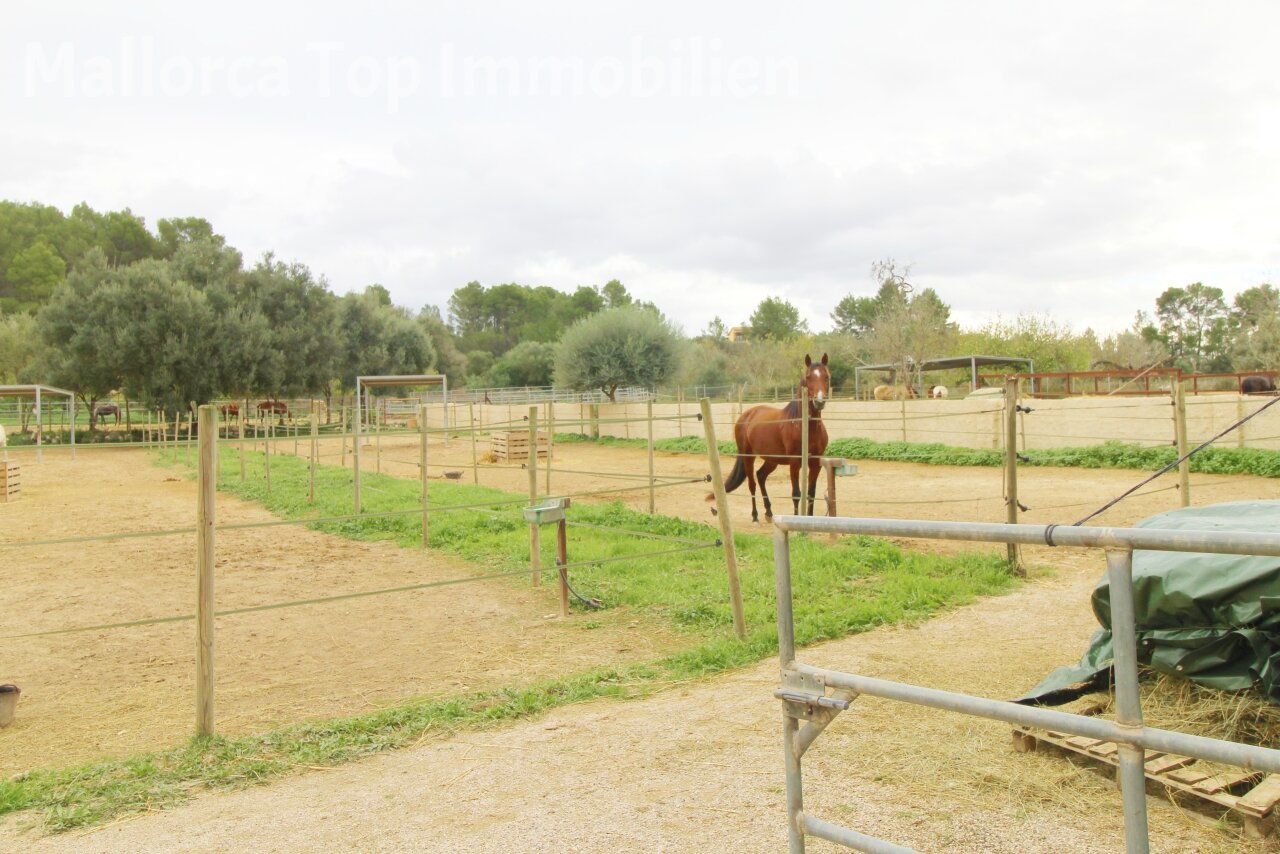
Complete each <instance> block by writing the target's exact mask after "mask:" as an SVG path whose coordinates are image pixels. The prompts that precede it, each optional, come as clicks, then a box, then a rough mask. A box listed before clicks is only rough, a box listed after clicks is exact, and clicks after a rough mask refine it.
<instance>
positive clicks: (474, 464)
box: [467, 401, 480, 484]
mask: <svg viewBox="0 0 1280 854" xmlns="http://www.w3.org/2000/svg"><path fill="white" fill-rule="evenodd" d="M467 421H468V422H470V424H471V482H472V483H475V484H478V483H480V462H479V459H478V457H477V456H476V405H475V402H474V401H472V402H471V403H468V404H467Z"/></svg>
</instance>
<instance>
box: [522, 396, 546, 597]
mask: <svg viewBox="0 0 1280 854" xmlns="http://www.w3.org/2000/svg"><path fill="white" fill-rule="evenodd" d="M526 460H527V465H525V468H526V469H528V470H529V506H530V507H532V506H533V505H535V504H537V503H538V407H536V406H530V407H529V456H528V457H527V458H526ZM541 549H542V534H541V532H540V531H539V530H538V523H537V522H530V523H529V564H530V566H532V567H533V586H534V587H537V586H538V585H539V584H541V583H542V552H541Z"/></svg>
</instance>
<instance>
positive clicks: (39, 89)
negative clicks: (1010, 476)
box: [0, 0, 1280, 333]
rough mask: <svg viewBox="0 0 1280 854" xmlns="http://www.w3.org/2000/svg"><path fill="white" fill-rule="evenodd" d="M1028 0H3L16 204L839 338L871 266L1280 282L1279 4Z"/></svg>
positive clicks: (341, 278)
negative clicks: (606, 295)
mask: <svg viewBox="0 0 1280 854" xmlns="http://www.w3.org/2000/svg"><path fill="white" fill-rule="evenodd" d="M184 7H185V8H184ZM121 9H126V10H127V11H121ZM186 9H190V11H187V10H186ZM1035 9H1036V10H1039V11H1035V10H1032V9H1031V7H1030V6H1029V4H1023V3H990V4H984V3H972V2H970V3H963V4H958V3H942V2H939V3H884V2H877V3H850V2H840V3H836V2H831V3H804V4H785V5H783V4H778V3H777V2H770V3H754V2H752V3H748V2H742V0H735V2H720V3H712V2H699V3H690V2H688V0H683V2H678V3H665V2H654V0H645V2H638V3H600V2H590V3H588V2H582V3H557V2H548V0H540V1H539V2H536V3H527V2H522V3H494V2H490V3H447V2H435V3H363V4H356V3H350V2H343V3H316V2H307V3H301V2H298V3H278V2H264V0H257V2H254V3H244V2H223V3H218V4H195V5H193V4H179V3H172V2H163V3H160V2H156V3H147V2H134V3H129V4H123V3H112V4H107V3H101V2H82V3H72V2H57V0H41V2H13V0H10V1H9V2H7V3H6V4H5V12H4V14H3V27H0V52H2V55H3V65H2V66H0V75H2V76H0V109H2V111H3V116H4V120H3V123H2V124H0V197H3V198H8V199H14V200H19V201H39V202H44V203H49V204H54V205H57V206H59V207H61V208H63V209H64V210H69V209H70V207H71V206H72V205H74V204H75V203H77V202H80V201H86V202H88V203H89V204H90V205H91V206H93V207H94V208H97V209H99V210H103V209H119V208H123V207H129V208H131V209H132V210H133V211H134V213H136V214H138V215H140V216H143V217H144V218H145V219H146V220H147V222H148V223H149V224H150V225H152V226H154V224H155V221H156V220H157V219H158V218H161V217H171V216H201V217H205V218H207V219H208V220H210V221H211V222H212V223H213V224H214V227H215V228H216V229H217V230H218V231H219V232H221V233H223V234H225V235H226V236H227V238H228V240H229V241H230V242H231V243H232V244H233V245H235V246H236V247H238V248H239V249H241V250H242V251H243V252H244V253H245V256H246V259H247V260H249V261H252V260H253V259H255V258H256V257H257V256H258V255H260V254H261V253H262V252H265V251H268V250H271V251H274V252H275V253H276V254H277V256H279V257H281V258H284V259H288V260H298V261H301V262H303V263H305V264H307V265H308V266H310V267H311V268H312V269H313V270H314V271H315V272H316V273H318V274H320V275H323V276H324V277H326V278H327V279H328V281H329V282H330V284H331V286H332V287H333V289H334V290H335V291H337V292H344V291H348V290H353V289H360V288H363V287H364V286H365V285H367V284H369V283H371V282H380V283H382V284H384V285H386V286H387V287H388V288H389V289H390V291H391V293H392V296H393V298H394V299H395V301H396V302H397V303H400V304H403V305H408V306H411V307H413V308H415V309H416V308H418V307H420V306H422V305H423V304H426V303H432V304H436V305H440V306H441V307H442V308H443V307H444V304H445V302H446V301H447V299H448V297H449V294H450V293H451V292H452V291H453V289H454V288H456V287H459V286H461V285H464V284H466V283H467V282H468V281H471V280H478V281H480V282H482V283H484V284H486V285H487V284H496V283H500V282H510V281H515V282H520V283H523V284H549V285H554V286H556V287H560V288H564V289H571V288H573V287H575V286H577V285H580V284H602V283H603V282H605V281H607V280H608V279H611V278H619V279H621V280H622V281H623V282H624V283H625V284H626V285H627V287H628V288H629V289H630V290H631V292H632V293H634V294H636V295H637V296H638V297H640V298H642V299H648V300H652V301H654V302H655V303H657V304H658V306H659V307H660V308H661V309H662V310H663V311H664V312H666V313H667V314H668V316H670V317H672V318H673V319H675V320H676V321H678V322H679V323H681V324H682V325H683V326H684V328H685V330H686V331H687V332H690V333H696V332H697V331H699V330H700V329H702V328H703V327H704V326H705V325H706V324H707V322H708V321H709V320H711V318H712V317H713V316H717V315H718V316H720V317H721V318H723V319H724V320H725V321H726V322H727V323H729V324H734V323H739V322H742V321H744V320H745V319H746V318H747V317H748V316H749V315H750V313H751V311H752V310H753V309H754V307H755V305H756V304H757V303H758V302H759V301H760V300H761V299H763V298H765V297H766V296H770V295H779V296H782V297H784V298H786V299H788V300H790V301H791V302H792V303H794V304H795V305H796V306H797V307H799V308H800V310H801V312H802V313H803V315H804V316H805V317H806V318H807V319H808V321H809V323H810V325H811V326H812V327H813V328H815V329H825V328H828V327H829V326H830V320H829V314H830V312H831V309H832V308H833V307H834V305H835V303H836V302H837V301H838V300H839V299H840V298H841V297H842V296H844V295H845V294H847V293H857V294H869V293H871V292H872V290H873V288H874V284H873V283H872V282H871V279H870V277H869V269H870V266H871V264H872V263H873V262H874V261H876V260H877V259H880V258H886V257H892V258H895V259H897V260H898V262H899V263H900V264H910V265H911V267H912V274H911V277H910V279H911V281H912V283H913V284H914V285H915V286H916V287H920V288H923V287H933V288H935V289H936V290H937V291H938V293H939V294H940V295H941V296H942V298H943V299H944V300H945V301H946V302H948V303H949V304H951V306H952V307H953V314H954V316H955V317H956V318H957V319H958V320H960V322H961V323H963V324H965V325H967V326H974V325H978V324H981V323H983V322H985V321H987V320H990V319H993V318H994V317H996V316H997V315H1003V316H1004V317H1006V318H1009V317H1012V316H1013V315H1016V314H1019V313H1041V314H1047V315H1049V316H1051V317H1053V318H1055V319H1058V320H1061V321H1065V322H1068V323H1070V324H1071V325H1072V326H1074V327H1075V328H1077V329H1083V328H1084V327H1085V326H1092V327H1093V328H1094V329H1096V330H1099V331H1104V332H1105V331H1114V330H1117V329H1120V328H1124V327H1126V326H1128V325H1129V324H1130V323H1131V322H1132V320H1133V316H1134V313H1135V312H1136V311H1138V310H1139V309H1144V310H1148V311H1150V310H1151V308H1152V305H1153V303H1154V300H1155V298H1156V296H1157V295H1158V294H1159V293H1160V292H1161V291H1162V290H1164V289H1165V288H1166V287H1169V286H1170V285H1183V284H1187V283H1189V282H1193V281H1202V282H1204V283H1206V284H1210V285H1215V286H1218V287H1221V288H1223V289H1224V290H1225V291H1226V293H1227V295H1228V298H1229V297H1230V296H1231V295H1233V294H1234V293H1236V292H1237V291H1239V290H1242V289H1244V288H1246V287H1249V286H1251V285H1255V284H1259V283H1261V282H1265V281H1270V282H1273V283H1280V275H1277V271H1278V269H1280V255H1278V254H1277V249H1278V244H1277V238H1278V237H1280V72H1277V71H1276V67H1275V45H1274V41H1275V37H1276V34H1277V33H1280V4H1274V3H1236V4H1230V5H1226V4H1206V3H1194V4H1192V3H1152V4H1138V3H1134V4H1128V3H1126V4H1115V3H1072V4H1064V3H1055V4H1039V5H1037V6H1036V7H1035Z"/></svg>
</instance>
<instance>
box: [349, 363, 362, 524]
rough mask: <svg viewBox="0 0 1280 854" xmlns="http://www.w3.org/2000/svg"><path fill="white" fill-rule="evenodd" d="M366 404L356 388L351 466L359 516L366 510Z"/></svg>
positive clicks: (353, 495) (352, 419)
mask: <svg viewBox="0 0 1280 854" xmlns="http://www.w3.org/2000/svg"><path fill="white" fill-rule="evenodd" d="M363 410H364V406H363V405H362V402H361V399H360V390H359V388H357V389H356V408H355V410H354V411H353V412H352V413H351V466H352V474H353V475H354V477H353V478H352V481H351V484H352V486H351V490H352V500H353V502H354V503H355V508H356V515H357V516H359V515H360V514H361V513H363V512H364V510H363V506H362V503H361V501H360V477H361V475H362V471H361V468H360V430H361V427H362V425H361V424H360V422H361V421H363V420H364V412H363Z"/></svg>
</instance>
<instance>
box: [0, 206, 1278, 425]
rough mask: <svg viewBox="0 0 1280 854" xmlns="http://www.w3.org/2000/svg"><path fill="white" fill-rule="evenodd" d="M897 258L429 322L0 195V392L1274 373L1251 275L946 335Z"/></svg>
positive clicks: (516, 291) (294, 392) (530, 300)
mask: <svg viewBox="0 0 1280 854" xmlns="http://www.w3.org/2000/svg"><path fill="white" fill-rule="evenodd" d="M910 277H911V270H910V267H900V266H899V265H898V264H897V262H895V261H894V260H893V259H885V260H882V261H878V262H876V263H875V264H874V265H872V267H871V270H870V282H869V284H868V286H867V287H865V288H864V289H857V290H854V291H853V292H850V293H848V294H846V295H845V296H843V297H842V298H841V299H840V300H838V301H837V302H836V304H835V306H834V308H833V310H832V312H831V315H830V319H831V328H830V329H829V330H826V331H821V332H814V331H812V330H810V329H809V328H808V325H807V324H806V322H805V321H804V319H803V318H802V317H801V315H800V312H799V310H798V309H797V308H796V307H795V306H794V305H792V304H791V303H789V302H788V301H786V300H785V299H782V298H777V297H771V298H767V299H765V300H762V301H761V302H760V304H759V305H757V306H756V308H755V310H754V311H753V312H752V314H751V315H750V317H748V318H745V319H736V320H738V321H739V322H738V324H737V325H739V326H742V327H744V329H745V331H746V336H745V343H742V342H738V343H731V342H729V341H728V340H727V337H726V333H727V331H728V328H727V325H726V324H725V322H724V321H723V320H721V319H720V318H716V319H715V320H714V321H712V323H710V324H709V325H708V326H707V327H706V328H705V329H704V330H702V332H701V333H700V334H696V335H693V336H688V337H686V336H684V335H683V334H682V333H681V332H680V331H679V330H678V329H677V328H676V327H675V325H674V324H672V323H671V322H670V321H669V320H668V319H666V318H665V317H663V315H662V314H661V312H660V311H659V310H658V308H657V306H655V305H653V304H652V303H646V302H642V301H638V300H636V299H635V298H634V297H633V295H632V294H630V293H629V292H628V291H627V288H626V287H625V286H624V285H623V284H622V283H621V282H620V281H617V280H612V281H609V282H606V283H605V284H603V285H600V286H593V285H579V286H577V287H575V288H574V289H573V290H571V291H564V290H560V289H558V288H554V287H549V286H530V285H523V284H519V283H515V282H510V283H501V284H494V285H488V286H486V285H483V284H481V283H480V282H474V281H473V282H469V283H467V284H466V285H463V286H461V287H459V288H457V289H456V290H455V291H454V292H453V293H452V295H451V296H450V298H449V299H448V301H447V303H446V305H445V307H444V308H445V311H444V312H442V311H441V310H440V309H438V308H436V307H435V306H431V305H427V306H422V307H421V308H419V309H418V310H416V311H414V310H413V309H409V308H404V307H399V306H395V305H393V304H392V300H391V297H390V294H389V292H388V291H387V289H386V288H384V287H382V286H381V285H377V284H372V285H369V286H368V287H366V288H365V289H364V290H363V291H362V292H358V293H349V294H346V295H342V296H338V295H335V294H334V293H332V291H331V290H330V289H329V287H328V284H327V283H326V282H325V281H324V279H323V278H317V277H316V276H315V275H313V274H312V272H311V271H310V270H309V269H308V268H307V267H306V266H304V265H302V264H297V263H283V262H281V261H278V260H277V259H275V258H274V257H273V256H271V255H267V256H265V257H263V258H262V259H260V260H259V261H257V262H256V263H255V264H252V265H246V264H245V263H244V261H243V259H242V257H241V255H240V253H239V252H237V251H236V250H235V249H234V248H232V247H230V246H228V245H227V244H226V241H225V239H224V238H223V237H222V236H221V235H219V234H217V233H216V232H215V231H214V230H213V228H212V226H211V225H210V223H208V222H207V221H205V220H203V219H200V218H196V217H187V218H176V219H162V220H160V221H159V222H158V224H157V228H156V231H155V232H154V233H153V232H151V231H150V230H149V229H148V228H147V226H146V223H145V222H144V221H143V220H142V219H140V218H139V217H136V216H135V215H133V214H132V213H131V212H130V211H129V210H127V209H126V210H123V211H115V212H107V213H98V212H96V211H94V210H92V209H91V208H89V207H88V206H87V205H84V204H81V205H77V206H76V207H75V208H73V209H72V211H71V213H70V214H66V215H64V214H63V213H62V212H61V211H59V210H58V209H57V208H54V207H51V206H47V205H38V204H25V205H24V204H18V203H14V202H0V382H14V381H17V380H20V379H21V380H24V381H40V382H45V383H49V384H54V385H62V386H66V387H71V388H75V389H78V390H81V391H82V392H83V394H84V395H85V397H86V401H90V400H93V399H96V398H100V397H103V396H105V395H107V394H109V393H112V392H122V393H124V394H126V395H128V396H129V397H130V398H131V399H135V400H139V401H142V402H144V403H145V404H146V405H148V406H153V407H157V408H163V409H165V410H166V411H170V412H172V411H175V410H178V409H183V408H185V407H186V406H187V404H188V403H189V402H190V401H197V402H202V401H205V400H209V399H213V398H215V397H232V398H239V397H272V398H286V397H297V396H323V397H329V396H330V395H332V394H333V393H335V392H336V391H341V390H346V389H350V388H351V387H352V385H353V384H354V379H355V377H356V376H358V375H361V374H387V373H425V372H440V373H444V374H446V375H448V377H449V381H450V385H451V386H452V387H455V388H456V387H459V386H463V385H468V386H471V387H480V386H486V387H487V386H525V385H528V386H544V385H550V384H553V383H556V384H560V385H566V386H570V387H573V388H578V389H583V390H585V389H592V388H597V389H600V390H601V391H602V392H603V393H605V394H607V395H612V393H613V392H614V391H615V390H616V388H617V387H619V386H622V385H648V386H652V385H657V384H667V385H683V386H729V385H737V384H749V385H751V386H754V387H756V388H761V387H763V388H769V387H771V386H774V387H779V388H782V389H788V388H790V387H791V386H792V385H794V383H795V373H796V371H795V365H796V364H799V363H800V361H801V360H802V359H803V356H804V354H805V353H806V352H809V353H816V352H828V353H830V354H831V355H832V369H833V374H832V380H833V383H834V384H835V385H836V386H837V387H847V386H849V385H850V384H851V383H852V379H853V369H854V367H855V366H857V365H860V364H862V365H865V364H890V365H899V366H901V368H902V370H903V371H904V372H907V373H909V372H910V366H911V365H912V364H913V363H914V362H916V361H919V360H922V359H927V358H933V357H938V356H947V355H959V354H968V353H977V354H982V355H994V356H1017V357H1022V358H1031V359H1033V360H1034V362H1035V366H1036V368H1037V369H1038V370H1042V371H1067V370H1089V369H1098V368H1101V369H1114V368H1132V369H1142V368H1147V367H1151V366H1153V365H1167V366H1176V367H1182V368H1183V369H1185V370H1188V371H1231V370H1257V369H1260V368H1268V367H1273V366H1274V365H1275V364H1276V359H1277V356H1278V355H1280V353H1278V352H1277V351H1278V350H1280V293H1277V291H1276V289H1275V288H1273V287H1272V286H1271V285H1268V284H1263V285H1258V286H1256V287H1253V288H1250V289H1248V290H1246V291H1243V292H1241V293H1240V294H1238V295H1237V296H1236V297H1235V299H1234V301H1233V302H1232V303H1231V304H1230V305H1228V304H1227V302H1226V300H1225V298H1224V296H1223V292H1222V290H1221V289H1219V288H1213V287H1208V286H1205V285H1203V284H1200V283H1195V284H1191V285H1188V286H1185V287H1171V288H1168V289H1167V290H1166V291H1165V292H1164V293H1162V294H1161V295H1160V297H1159V298H1158V299H1157V300H1156V303H1155V307H1154V311H1153V312H1152V313H1151V314H1147V313H1143V312H1140V313H1139V314H1138V315H1137V317H1136V319H1135V322H1134V324H1133V326H1132V327H1131V328H1130V329H1127V330H1124V331H1122V332H1120V333H1117V334H1114V335H1110V336H1107V337H1103V338H1100V337H1099V336H1097V335H1096V334H1095V333H1094V332H1093V331H1092V330H1089V329H1086V330H1084V331H1083V332H1076V331H1075V330H1072V329H1071V328H1070V327H1069V326H1067V325H1065V324H1062V323H1059V322H1056V321H1054V320H1052V319H1051V318H1047V317H1043V316H1036V315H1024V316H1018V317H1015V318H1011V319H998V320H995V321H992V322H989V323H987V324H985V325H983V326H981V327H978V328H975V329H963V328H961V327H960V326H959V325H958V324H957V323H956V322H955V321H954V320H953V319H952V317H951V307H950V306H949V305H948V304H947V303H946V302H945V301H944V300H943V299H942V297H941V296H940V295H939V294H938V293H937V292H936V291H934V290H933V289H932V288H917V287H916V286H915V285H913V284H912V283H911V281H910Z"/></svg>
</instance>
